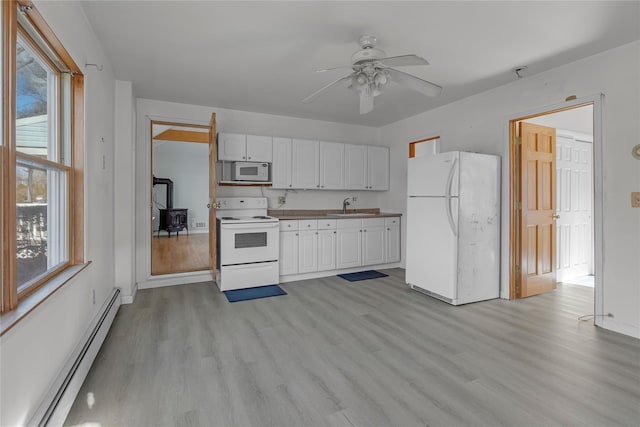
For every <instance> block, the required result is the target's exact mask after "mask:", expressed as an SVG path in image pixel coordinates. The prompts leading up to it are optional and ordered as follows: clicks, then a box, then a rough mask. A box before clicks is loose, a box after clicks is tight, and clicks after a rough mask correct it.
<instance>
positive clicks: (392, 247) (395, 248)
mask: <svg viewBox="0 0 640 427" xmlns="http://www.w3.org/2000/svg"><path fill="white" fill-rule="evenodd" d="M386 231H387V254H386V262H400V227H399V226H395V225H394V226H390V227H387V230H386Z"/></svg>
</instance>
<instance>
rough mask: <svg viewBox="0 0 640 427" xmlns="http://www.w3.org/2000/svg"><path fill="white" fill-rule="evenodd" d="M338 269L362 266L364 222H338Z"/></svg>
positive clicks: (351, 220)
mask: <svg viewBox="0 0 640 427" xmlns="http://www.w3.org/2000/svg"><path fill="white" fill-rule="evenodd" d="M336 236H337V239H336V247H337V249H336V257H337V258H336V268H337V269H341V268H350V267H358V266H361V265H362V243H361V241H362V220H360V219H343V220H338V230H337V233H336Z"/></svg>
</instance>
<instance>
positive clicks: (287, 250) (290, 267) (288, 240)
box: [278, 231, 298, 276]
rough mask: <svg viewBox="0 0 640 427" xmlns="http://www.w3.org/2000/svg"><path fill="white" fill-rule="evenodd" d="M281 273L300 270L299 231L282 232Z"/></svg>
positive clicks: (283, 274) (294, 272) (285, 273)
mask: <svg viewBox="0 0 640 427" xmlns="http://www.w3.org/2000/svg"><path fill="white" fill-rule="evenodd" d="M278 261H279V262H280V275H281V276H286V275H287V274H296V273H297V272H298V232H297V231H283V232H280V259H279V260H278Z"/></svg>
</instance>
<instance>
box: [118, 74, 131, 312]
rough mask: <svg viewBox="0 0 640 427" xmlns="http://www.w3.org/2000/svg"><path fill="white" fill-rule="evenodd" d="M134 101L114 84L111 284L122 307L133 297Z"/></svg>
mask: <svg viewBox="0 0 640 427" xmlns="http://www.w3.org/2000/svg"><path fill="white" fill-rule="evenodd" d="M135 114H136V111H135V98H134V93H133V86H132V84H131V82H125V81H120V80H118V81H116V88H115V135H116V137H115V141H114V165H115V167H117V169H118V173H117V174H114V177H113V180H114V187H115V190H114V213H113V218H114V224H118V226H117V227H114V230H113V235H114V241H115V246H114V253H115V281H116V286H117V287H119V288H120V289H121V291H122V299H123V302H125V303H130V302H133V297H134V295H135V291H136V288H135V251H134V248H135V237H134V236H135V225H134V217H135V210H134V202H135V186H134V185H131V183H132V182H134V180H135V154H136V152H135V144H134V142H135V123H136V117H135Z"/></svg>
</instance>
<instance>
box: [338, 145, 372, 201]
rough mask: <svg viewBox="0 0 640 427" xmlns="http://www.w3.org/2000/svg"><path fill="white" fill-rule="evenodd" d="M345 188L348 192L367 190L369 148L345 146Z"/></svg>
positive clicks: (364, 146)
mask: <svg viewBox="0 0 640 427" xmlns="http://www.w3.org/2000/svg"><path fill="white" fill-rule="evenodd" d="M344 161H345V188H346V189H347V190H366V189H367V186H368V182H367V181H368V177H367V146H366V145H355V144H345V145H344Z"/></svg>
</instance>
